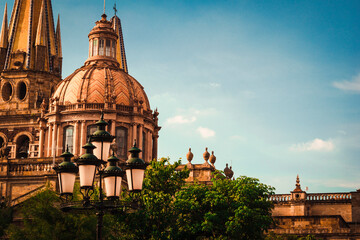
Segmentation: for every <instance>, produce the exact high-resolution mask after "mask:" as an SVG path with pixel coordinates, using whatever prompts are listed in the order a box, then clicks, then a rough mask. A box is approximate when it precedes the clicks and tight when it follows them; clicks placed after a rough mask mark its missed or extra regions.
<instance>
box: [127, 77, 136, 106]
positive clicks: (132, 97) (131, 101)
mask: <svg viewBox="0 0 360 240" xmlns="http://www.w3.org/2000/svg"><path fill="white" fill-rule="evenodd" d="M125 80H126V84H127V89H128V90H129V105H130V106H134V100H135V98H136V96H135V92H134V86H133V83H132V81H131V80H130V78H129V75H126V76H125Z"/></svg>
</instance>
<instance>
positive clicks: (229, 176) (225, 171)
mask: <svg viewBox="0 0 360 240" xmlns="http://www.w3.org/2000/svg"><path fill="white" fill-rule="evenodd" d="M224 173H225V176H226V178H227V179H231V178H232V176H233V175H234V172H233V171H232V170H231V167H230V168H229V164H226V167H225V169H224Z"/></svg>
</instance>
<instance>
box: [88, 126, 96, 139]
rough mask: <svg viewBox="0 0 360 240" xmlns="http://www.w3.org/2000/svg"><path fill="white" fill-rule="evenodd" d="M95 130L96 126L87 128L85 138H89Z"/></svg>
mask: <svg viewBox="0 0 360 240" xmlns="http://www.w3.org/2000/svg"><path fill="white" fill-rule="evenodd" d="M96 130H97V126H96V125H95V124H92V125H89V126H87V131H86V134H87V135H86V136H87V138H89V137H90V135H92V134H93V133H94V132H95V131H96Z"/></svg>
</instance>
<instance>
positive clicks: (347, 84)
mask: <svg viewBox="0 0 360 240" xmlns="http://www.w3.org/2000/svg"><path fill="white" fill-rule="evenodd" d="M333 86H334V87H336V88H338V89H341V90H345V91H351V92H356V93H360V74H358V75H357V76H355V77H353V78H352V79H351V80H350V81H349V80H344V81H341V82H334V83H333Z"/></svg>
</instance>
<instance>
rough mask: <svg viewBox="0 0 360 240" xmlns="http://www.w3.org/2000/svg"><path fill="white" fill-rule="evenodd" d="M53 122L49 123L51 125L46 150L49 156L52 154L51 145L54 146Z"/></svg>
mask: <svg viewBox="0 0 360 240" xmlns="http://www.w3.org/2000/svg"><path fill="white" fill-rule="evenodd" d="M52 125H53V124H52V123H49V127H48V140H47V144H46V148H47V149H46V152H47V156H48V157H50V156H51V146H52V141H51V140H52Z"/></svg>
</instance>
